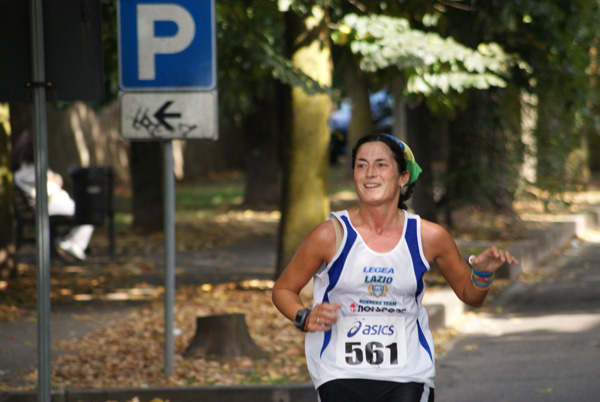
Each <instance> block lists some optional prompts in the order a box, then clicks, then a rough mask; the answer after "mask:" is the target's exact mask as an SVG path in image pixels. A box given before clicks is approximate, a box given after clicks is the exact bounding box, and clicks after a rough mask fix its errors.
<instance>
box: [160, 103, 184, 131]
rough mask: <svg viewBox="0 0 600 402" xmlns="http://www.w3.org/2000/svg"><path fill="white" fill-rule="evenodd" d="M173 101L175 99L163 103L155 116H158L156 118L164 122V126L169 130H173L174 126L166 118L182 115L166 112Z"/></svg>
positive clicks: (161, 122)
mask: <svg viewBox="0 0 600 402" xmlns="http://www.w3.org/2000/svg"><path fill="white" fill-rule="evenodd" d="M172 103H173V101H166V102H165V104H164V105H162V106H161V107H160V109H158V110H157V111H156V113H154V117H156V120H158V122H159V123H160V124H162V125H163V126H165V128H166V129H167V130H169V131H173V130H174V129H173V126H172V125H170V124H169V123H167V122H166V121H165V119H167V118H175V117H181V113H166V111H167V109H168V107H169V106H171V104H172Z"/></svg>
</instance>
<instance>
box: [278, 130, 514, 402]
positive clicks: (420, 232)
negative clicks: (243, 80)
mask: <svg viewBox="0 0 600 402" xmlns="http://www.w3.org/2000/svg"><path fill="white" fill-rule="evenodd" d="M352 168H353V171H354V185H355V188H356V193H357V195H358V199H359V203H358V206H357V207H355V208H352V209H349V210H343V211H337V212H332V213H331V214H330V218H329V220H327V221H325V222H323V223H321V224H320V225H318V226H317V227H316V228H314V229H313V230H312V231H311V232H310V233H309V234H308V235H307V236H306V238H305V239H304V241H303V242H302V244H301V245H300V247H299V249H298V251H297V252H296V254H295V256H294V258H293V259H292V261H291V262H290V263H289V264H288V266H287V267H286V269H285V271H284V272H283V273H282V275H281V277H280V278H279V279H278V280H277V282H276V283H275V286H274V288H273V302H274V304H275V306H276V307H277V308H278V309H279V310H280V311H281V313H282V314H283V315H284V316H286V317H287V318H288V319H290V320H291V321H293V322H294V324H295V325H296V327H297V328H298V329H300V330H301V331H304V332H307V334H306V360H307V365H308V369H309V372H310V375H311V377H312V380H313V382H314V385H315V388H316V389H317V391H318V394H319V398H320V400H321V401H323V402H326V401H335V400H344V401H365V402H366V401H370V402H371V401H415V402H417V401H433V399H434V382H433V378H434V375H435V361H434V356H435V353H434V350H433V338H432V334H431V331H430V330H429V323H428V317H427V312H426V311H425V308H424V307H423V306H422V304H421V301H422V298H423V294H424V291H425V283H424V281H423V276H424V274H425V273H426V272H427V271H428V270H429V267H430V266H429V263H430V262H431V261H435V263H436V265H437V267H438V268H439V270H440V272H441V273H442V274H443V275H444V277H445V278H446V280H447V281H448V282H449V284H450V286H451V287H452V289H453V290H454V292H455V293H456V295H457V296H458V297H459V298H460V299H461V300H462V301H463V302H465V303H467V304H469V305H472V306H475V307H478V306H481V305H482V303H483V301H484V299H485V297H486V295H487V291H488V290H489V287H490V285H491V283H492V280H493V278H494V271H496V270H497V269H498V268H499V267H500V266H501V265H503V264H504V263H511V262H517V261H516V260H515V259H514V258H513V257H512V256H511V255H510V254H509V253H508V252H506V251H504V250H499V249H498V248H496V247H490V248H488V249H487V250H485V251H484V252H483V253H481V254H480V255H479V256H471V257H470V258H469V264H467V262H465V261H464V260H463V259H462V258H461V256H460V254H459V252H458V249H457V247H456V244H455V243H454V240H453V239H452V238H451V237H450V235H449V234H448V232H447V231H446V230H445V229H443V228H442V227H441V226H439V225H437V224H434V223H432V222H428V221H426V220H422V219H421V218H420V217H419V216H418V215H415V214H413V213H410V212H408V210H407V207H406V204H405V202H406V201H407V200H408V199H409V198H410V196H411V193H412V189H413V187H414V185H415V181H416V180H417V178H418V177H419V174H420V173H421V169H420V168H419V166H418V164H417V163H416V160H415V157H414V155H413V154H412V152H411V150H410V148H409V147H408V146H407V145H406V144H404V143H403V142H402V141H400V140H399V139H397V138H395V137H393V136H391V135H387V134H370V135H366V136H364V137H362V138H361V139H360V140H359V141H358V142H357V144H356V146H355V147H354V149H353V152H352ZM311 278H312V279H313V296H314V304H313V306H312V307H309V308H306V307H305V306H304V305H303V304H302V300H301V298H300V291H301V290H302V289H303V288H304V286H305V285H306V284H307V283H308V282H309V281H310V280H311Z"/></svg>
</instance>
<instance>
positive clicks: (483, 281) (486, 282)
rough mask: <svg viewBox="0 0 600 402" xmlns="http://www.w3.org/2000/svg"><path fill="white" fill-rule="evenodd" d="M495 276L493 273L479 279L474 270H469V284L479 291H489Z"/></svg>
mask: <svg viewBox="0 0 600 402" xmlns="http://www.w3.org/2000/svg"><path fill="white" fill-rule="evenodd" d="M495 276H496V275H495V273H491V274H490V276H488V277H479V276H477V274H476V273H475V270H471V282H473V285H475V286H476V287H477V288H478V289H481V290H487V289H489V288H490V285H491V284H492V282H493V281H494V277H495Z"/></svg>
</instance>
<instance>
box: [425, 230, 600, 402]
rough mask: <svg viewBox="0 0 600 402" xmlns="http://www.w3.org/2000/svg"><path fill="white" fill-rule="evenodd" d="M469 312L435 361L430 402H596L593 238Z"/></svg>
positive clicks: (599, 356)
mask: <svg viewBox="0 0 600 402" xmlns="http://www.w3.org/2000/svg"><path fill="white" fill-rule="evenodd" d="M488 307H492V308H491V309H489V310H490V311H491V312H487V313H483V314H477V315H476V314H470V315H469V314H468V315H466V316H464V317H462V319H461V322H460V323H459V324H457V325H458V328H459V329H460V333H461V334H460V335H459V336H458V337H457V338H456V340H455V341H454V342H453V344H452V346H451V348H450V349H449V350H448V352H447V353H446V354H444V355H443V356H441V357H440V358H438V360H437V368H438V370H437V377H436V382H435V383H436V402H455V401H456V402H470V401H493V402H496V401H502V402H504V401H527V402H537V401H543V402H548V401H560V402H566V401H567V402H570V401H600V240H598V239H595V240H592V241H586V242H582V243H580V244H579V245H577V247H574V248H571V249H570V250H569V251H568V252H564V253H563V254H562V257H556V258H554V259H552V260H551V261H550V262H549V264H548V265H547V266H545V267H541V268H540V269H539V271H538V270H536V272H535V273H533V274H531V275H529V278H525V279H524V280H522V281H518V282H515V283H513V285H511V288H509V289H508V290H507V291H505V292H504V293H503V294H502V296H501V297H500V298H499V299H498V300H497V301H495V302H493V303H491V305H489V306H488Z"/></svg>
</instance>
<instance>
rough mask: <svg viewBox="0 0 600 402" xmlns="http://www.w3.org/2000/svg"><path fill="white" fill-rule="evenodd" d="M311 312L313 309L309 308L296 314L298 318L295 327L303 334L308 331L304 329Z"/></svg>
mask: <svg viewBox="0 0 600 402" xmlns="http://www.w3.org/2000/svg"><path fill="white" fill-rule="evenodd" d="M311 311H312V308H310V307H309V308H305V309H302V310H298V312H297V313H296V318H294V325H295V326H296V328H298V329H299V330H300V331H302V332H306V330H305V329H304V325H306V319H307V318H308V315H309V314H310V312H311Z"/></svg>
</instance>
